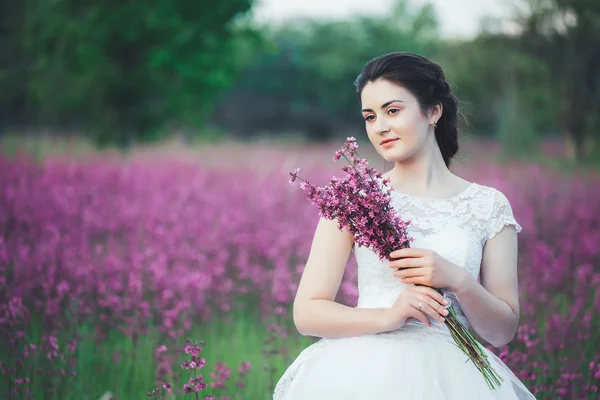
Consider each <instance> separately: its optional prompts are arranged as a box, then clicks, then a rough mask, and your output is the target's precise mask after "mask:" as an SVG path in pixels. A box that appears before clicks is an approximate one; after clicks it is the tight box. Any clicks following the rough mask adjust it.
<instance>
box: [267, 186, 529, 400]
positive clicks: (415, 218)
mask: <svg viewBox="0 0 600 400" xmlns="http://www.w3.org/2000/svg"><path fill="white" fill-rule="evenodd" d="M392 204H393V206H394V208H395V209H396V210H397V211H398V212H399V213H400V215H401V216H402V217H403V218H405V219H410V220H412V223H411V225H410V226H409V228H408V233H409V235H410V236H412V237H413V238H414V242H412V244H411V247H415V248H425V249H431V250H434V251H436V252H437V253H438V254H439V255H441V256H442V257H444V258H446V259H448V260H449V261H451V262H453V263H455V264H456V265H459V266H463V267H464V268H465V269H466V270H467V271H468V272H469V273H470V274H471V275H472V276H473V277H475V278H477V277H478V275H479V269H480V264H481V258H482V250H483V246H484V244H485V242H486V240H488V239H490V238H492V237H493V236H494V235H496V234H497V233H498V232H500V230H502V228H503V227H504V225H509V224H510V225H513V226H515V228H516V230H517V232H520V231H521V226H520V225H519V224H518V223H517V222H516V221H515V219H514V216H513V212H512V208H511V206H510V203H509V202H508V200H507V198H506V197H505V196H504V194H503V193H502V192H500V191H499V190H497V189H494V188H492V187H488V186H484V185H479V184H477V183H472V184H470V185H469V186H468V188H467V189H465V190H464V191H463V192H462V193H460V194H458V195H456V196H454V197H452V198H450V199H434V200H431V199H423V198H419V197H414V196H406V195H402V194H400V193H398V192H394V191H392ZM353 250H354V253H355V256H356V260H357V264H358V291H359V298H358V304H357V306H356V307H358V308H383V307H391V306H392V305H393V303H394V302H395V301H396V299H397V298H398V295H399V294H400V292H401V291H402V290H403V289H404V288H405V287H406V286H407V284H404V283H402V282H401V281H400V280H399V279H398V278H395V277H394V276H393V275H392V271H391V269H390V268H389V267H388V262H387V261H386V260H382V261H379V260H378V257H377V256H376V255H375V253H373V252H372V251H371V250H369V249H367V248H365V247H357V246H355V247H354V249H353ZM453 305H454V308H455V310H456V311H457V313H458V315H459V318H460V319H461V320H462V322H463V324H465V325H466V326H467V327H468V326H469V325H468V321H467V319H466V317H465V316H464V313H463V312H462V310H461V309H460V307H459V305H458V302H457V301H456V300H454V301H453ZM430 320H431V321H432V323H433V327H428V326H426V325H425V324H423V323H422V322H421V321H418V320H416V319H412V318H411V319H409V322H408V323H407V324H406V325H404V326H403V327H402V328H400V329H399V330H395V331H391V332H384V333H378V334H373V335H363V336H355V337H345V338H334V339H329V338H322V339H321V340H319V341H318V342H316V343H314V344H312V345H311V346H309V347H307V348H306V349H305V350H304V351H302V353H300V355H299V356H298V357H297V358H296V360H295V361H294V362H293V363H292V364H291V365H290V366H289V367H288V369H287V370H286V371H285V373H284V374H283V375H282V376H281V378H280V380H279V382H278V383H277V385H276V387H275V391H274V394H273V398H274V400H320V399H323V400H324V399H327V400H338V399H339V400H351V399H361V400H364V399H381V400H388V399H389V400H392V399H402V400H486V399H535V397H534V396H533V394H531V392H530V391H529V390H528V389H527V388H526V387H525V386H524V385H523V383H522V382H521V381H520V380H519V379H518V378H517V377H516V376H515V375H514V374H513V372H512V371H511V370H510V369H509V368H508V367H507V366H506V365H505V364H504V363H503V362H502V360H500V359H499V358H498V357H496V355H494V354H493V353H492V352H491V351H489V350H488V349H485V348H484V350H485V352H486V353H487V355H488V359H489V361H490V363H491V364H492V366H493V367H494V369H495V370H496V372H497V373H498V374H499V375H500V376H501V377H502V378H503V379H504V382H503V384H502V386H501V387H500V388H497V389H495V390H490V389H489V388H488V385H487V383H486V382H485V380H484V379H483V376H482V375H481V373H480V372H479V370H477V368H476V367H475V365H474V364H473V363H472V362H470V361H469V362H467V357H466V355H465V354H464V353H463V352H462V351H461V350H460V349H459V348H458V347H456V344H455V342H454V341H453V339H452V337H451V336H450V333H449V332H448V329H447V328H446V326H445V325H444V324H443V323H442V322H439V321H435V320H433V319H432V318H430Z"/></svg>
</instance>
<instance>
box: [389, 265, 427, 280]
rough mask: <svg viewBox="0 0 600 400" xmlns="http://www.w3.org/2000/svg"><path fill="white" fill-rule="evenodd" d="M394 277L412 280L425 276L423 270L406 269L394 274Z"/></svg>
mask: <svg viewBox="0 0 600 400" xmlns="http://www.w3.org/2000/svg"><path fill="white" fill-rule="evenodd" d="M392 275H394V276H395V277H397V278H412V277H415V276H423V270H422V269H421V268H416V267H415V268H405V269H400V270H398V271H394V272H392Z"/></svg>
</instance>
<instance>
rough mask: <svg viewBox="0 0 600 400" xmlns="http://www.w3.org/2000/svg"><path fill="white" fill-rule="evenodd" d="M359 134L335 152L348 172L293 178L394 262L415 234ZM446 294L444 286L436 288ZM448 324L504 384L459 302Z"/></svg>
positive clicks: (330, 215)
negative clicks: (323, 178)
mask: <svg viewBox="0 0 600 400" xmlns="http://www.w3.org/2000/svg"><path fill="white" fill-rule="evenodd" d="M357 149H358V144H357V143H356V139H355V138H353V137H349V138H348V139H347V140H346V143H345V145H344V146H343V147H342V148H341V149H340V150H338V151H336V152H335V155H334V157H333V160H334V161H338V160H339V159H341V158H342V157H343V158H345V159H346V161H348V163H349V164H350V165H349V166H344V167H342V171H343V172H344V173H345V175H344V176H343V177H342V178H337V177H333V178H332V179H331V180H330V182H329V183H328V184H327V185H325V186H323V187H320V186H315V185H313V184H311V183H310V182H308V181H306V180H304V179H302V178H301V177H299V176H298V172H299V171H300V169H299V168H296V169H294V171H293V172H290V175H291V178H290V183H292V184H293V183H294V182H295V181H296V180H300V181H302V182H301V183H300V187H301V189H302V190H303V191H304V192H305V193H306V197H307V199H308V200H309V201H310V203H311V204H312V205H313V206H315V207H317V208H318V209H319V215H320V216H321V217H323V218H326V219H329V220H333V219H337V221H338V228H339V229H340V230H342V229H343V227H346V228H347V229H348V230H349V231H350V233H351V234H352V235H353V237H354V241H355V243H356V244H357V245H358V246H365V247H368V248H370V249H371V250H373V252H375V254H377V255H378V256H379V259H380V260H382V259H384V258H386V259H387V260H389V261H392V258H391V257H390V253H392V252H393V251H394V250H398V249H403V248H407V247H410V242H412V241H413V239H412V238H410V237H409V236H408V232H407V227H408V226H409V225H410V221H405V220H403V219H402V218H401V216H399V215H398V214H397V212H396V211H395V210H394V208H393V207H392V204H391V196H390V193H391V190H392V189H391V188H389V187H387V185H388V184H389V183H390V180H389V179H383V177H382V175H381V173H379V172H377V171H376V170H375V169H373V168H370V167H369V166H368V162H367V161H366V160H365V159H363V158H361V157H359V155H358V152H357ZM435 290H436V291H437V292H439V293H440V294H443V291H442V290H441V289H437V288H435ZM448 311H449V313H448V316H447V317H446V320H445V324H446V325H447V327H448V330H449V331H450V334H451V335H452V338H453V339H454V340H455V342H456V343H457V345H458V347H459V348H460V349H461V350H462V351H463V352H464V353H465V354H466V355H467V356H468V357H469V359H470V360H471V361H472V362H473V363H475V365H476V366H477V368H478V369H479V371H480V372H481V373H482V374H483V377H484V379H485V380H486V382H487V383H488V386H489V387H490V388H491V389H495V388H496V387H497V386H499V385H500V383H501V381H502V378H501V377H500V376H499V375H498V374H497V373H496V371H495V370H494V369H493V368H492V366H491V365H490V363H489V360H488V358H487V354H486V353H485V352H484V350H483V348H482V347H481V345H480V344H479V343H478V342H477V341H476V340H475V338H473V336H472V335H471V334H470V332H469V331H468V330H467V329H466V328H465V327H464V325H463V324H462V323H461V322H460V320H459V319H458V317H457V315H456V311H455V310H454V307H453V306H452V305H450V307H448Z"/></svg>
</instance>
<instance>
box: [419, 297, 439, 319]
mask: <svg viewBox="0 0 600 400" xmlns="http://www.w3.org/2000/svg"><path fill="white" fill-rule="evenodd" d="M419 301H420V302H421V310H420V311H421V312H422V313H423V314H427V315H429V316H430V317H431V318H433V319H435V320H437V321H440V322H443V317H442V316H441V315H440V314H439V313H438V312H437V311H436V310H435V309H434V308H433V307H432V306H431V305H430V304H429V303H428V302H427V300H426V299H425V298H423V299H422V300H421V299H418V298H417V305H416V306H415V308H416V309H417V310H418V309H419V305H418V303H419Z"/></svg>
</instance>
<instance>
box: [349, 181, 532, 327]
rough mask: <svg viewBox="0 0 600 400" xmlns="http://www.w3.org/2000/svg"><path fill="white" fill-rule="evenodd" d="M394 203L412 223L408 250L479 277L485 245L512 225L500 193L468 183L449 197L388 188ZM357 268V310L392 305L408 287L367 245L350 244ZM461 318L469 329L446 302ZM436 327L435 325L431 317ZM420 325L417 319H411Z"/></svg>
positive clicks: (401, 213)
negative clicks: (434, 256)
mask: <svg viewBox="0 0 600 400" xmlns="http://www.w3.org/2000/svg"><path fill="white" fill-rule="evenodd" d="M391 196H392V205H393V207H394V208H395V209H396V210H397V211H398V213H399V214H400V215H401V216H402V218H403V219H405V220H406V219H408V220H411V225H409V227H408V234H409V235H410V236H411V237H413V238H414V241H413V242H412V243H411V247H414V248H423V249H430V250H434V251H435V252H437V253H438V254H439V255H440V256H442V257H444V258H446V259H447V260H449V261H450V262H452V263H454V264H456V265H458V266H461V267H463V268H465V269H466V270H467V271H468V272H469V273H470V274H471V275H472V276H473V277H474V278H476V279H477V278H478V276H479V269H480V266H481V258H482V253H483V246H484V245H485V242H486V241H487V240H488V239H491V238H492V237H493V236H495V235H496V234H497V233H498V232H500V231H501V230H502V228H503V227H504V225H508V224H512V225H514V226H515V228H516V230H517V232H520V231H521V226H520V225H519V224H518V223H517V222H516V221H515V219H514V216H513V212H512V208H511V205H510V203H509V202H508V200H507V198H506V197H505V196H504V194H503V193H502V192H500V191H499V190H497V189H495V188H492V187H488V186H483V185H479V184H477V183H471V184H470V185H469V186H468V187H467V189H465V190H464V191H463V192H462V193H459V194H458V195H456V196H454V197H452V198H449V199H424V198H420V197H414V196H407V195H403V194H400V193H398V192H395V191H393V190H392V194H391ZM353 251H354V253H355V255H356V261H357V264H358V292H359V297H358V304H357V307H359V308H379V307H391V306H392V305H393V304H394V302H395V301H396V299H397V298H398V295H399V294H400V292H401V291H402V290H403V289H404V288H405V287H406V286H407V284H405V283H402V282H401V281H400V279H399V278H396V277H394V276H393V275H392V272H393V271H392V270H391V269H390V268H389V267H388V265H389V262H388V261H386V260H381V261H380V260H379V259H378V257H377V255H376V254H375V253H374V252H373V251H371V250H370V249H368V248H366V247H358V246H356V245H355V246H354V248H353ZM449 300H451V301H452V302H453V305H454V308H455V310H456V311H457V313H458V315H459V318H460V319H461V320H462V322H463V323H464V324H466V325H467V326H468V321H467V320H466V318H465V317H464V314H463V313H462V310H461V309H460V306H459V305H458V302H457V301H456V299H455V298H454V299H453V298H452V296H451V294H450V298H449ZM430 320H431V321H432V322H433V323H434V324H435V325H437V324H441V323H436V322H437V321H435V320H433V319H430ZM413 322H415V323H419V324H420V323H421V322H420V321H417V320H415V321H413Z"/></svg>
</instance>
